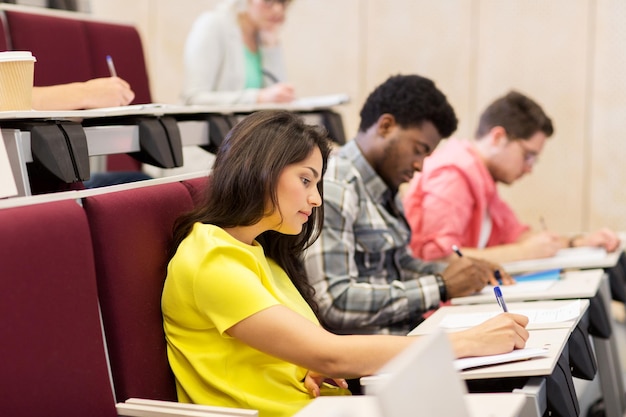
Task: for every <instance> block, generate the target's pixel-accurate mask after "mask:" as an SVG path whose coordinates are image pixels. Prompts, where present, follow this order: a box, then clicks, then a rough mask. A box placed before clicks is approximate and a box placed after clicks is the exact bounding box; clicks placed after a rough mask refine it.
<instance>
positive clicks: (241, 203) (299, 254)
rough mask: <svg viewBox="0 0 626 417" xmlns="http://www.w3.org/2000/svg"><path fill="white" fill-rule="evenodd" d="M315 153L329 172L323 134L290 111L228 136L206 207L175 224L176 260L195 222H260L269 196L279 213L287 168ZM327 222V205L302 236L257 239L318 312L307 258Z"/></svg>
mask: <svg viewBox="0 0 626 417" xmlns="http://www.w3.org/2000/svg"><path fill="white" fill-rule="evenodd" d="M315 148H318V149H319V150H320V151H321V153H322V160H323V169H322V171H323V172H325V171H326V162H327V159H328V155H329V153H330V149H331V148H330V142H329V140H328V136H327V134H326V132H325V131H323V129H321V128H319V127H315V126H310V125H307V124H305V123H304V122H303V121H302V120H301V119H300V117H298V116H297V115H295V114H293V113H289V112H285V111H260V112H257V113H254V114H251V115H249V116H247V117H245V118H244V119H243V120H242V121H241V122H239V123H238V124H237V125H236V126H235V127H233V129H232V130H231V131H230V132H229V133H228V135H227V136H226V138H225V139H224V141H223V142H222V145H221V146H220V149H219V150H218V152H217V157H216V159H215V163H214V165H213V171H212V172H211V174H210V175H209V185H208V187H207V190H206V192H205V195H204V199H203V202H202V203H201V204H199V205H197V207H196V208H195V209H194V210H193V211H191V212H189V213H186V214H184V215H182V216H181V217H180V218H178V220H177V221H176V223H175V224H174V236H173V242H172V243H173V244H172V249H171V252H170V254H171V256H173V255H174V253H175V252H176V249H177V248H178V246H179V245H180V243H181V242H182V241H183V239H185V237H186V236H187V235H188V234H189V233H190V232H191V229H192V228H193V225H194V223H196V222H201V223H205V224H213V225H216V226H219V227H222V228H228V227H236V226H250V225H253V224H255V223H257V222H259V221H260V220H261V219H262V218H263V216H264V215H266V208H267V199H268V197H269V199H270V201H271V203H272V206H273V207H274V209H276V208H277V207H278V198H277V195H276V185H277V183H278V178H279V176H280V174H281V172H282V171H283V169H284V168H285V167H286V166H288V165H291V164H295V163H297V162H300V161H303V160H304V159H306V158H307V157H308V156H309V155H310V154H311V152H312V151H313V150H314V149H315ZM322 184H323V182H322V181H320V182H319V183H318V185H317V188H318V190H319V193H320V195H321V196H322V197H323V195H324V194H323V186H322ZM323 221H324V212H323V205H322V206H319V207H314V208H313V211H312V214H311V216H309V220H308V221H307V222H306V223H305V224H304V226H303V227H302V231H301V232H300V233H299V234H298V235H284V234H281V233H278V232H275V231H267V232H265V233H263V234H261V235H260V236H258V237H257V239H256V240H257V241H258V242H259V243H260V244H261V245H262V246H263V249H264V251H265V255H266V256H268V257H269V258H271V259H273V260H274V261H275V262H276V263H277V264H278V265H280V266H281V267H282V268H283V269H284V270H285V272H286V273H287V275H288V276H289V278H290V279H291V281H292V282H293V284H294V285H295V286H296V288H297V289H298V291H299V292H300V294H302V296H303V297H304V299H305V300H306V301H307V303H309V305H310V306H311V307H312V308H313V310H314V311H315V312H316V313H317V304H316V303H315V301H314V299H313V295H314V290H313V287H312V286H311V285H310V284H309V281H308V279H307V276H306V270H305V268H304V261H303V256H304V255H303V253H304V250H305V249H306V248H308V247H309V246H310V245H311V244H312V243H313V242H314V241H315V239H317V238H318V236H319V234H320V232H321V228H322V223H323Z"/></svg>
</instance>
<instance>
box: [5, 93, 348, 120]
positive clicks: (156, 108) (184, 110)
mask: <svg viewBox="0 0 626 417" xmlns="http://www.w3.org/2000/svg"><path fill="white" fill-rule="evenodd" d="M349 100H350V98H349V97H348V95H346V94H332V95H327V96H315V97H303V98H300V99H297V100H294V101H293V102H291V103H266V104H258V103H255V104H236V105H235V104H233V105H220V106H208V105H189V106H187V105H179V104H162V103H148V104H135V105H130V106H120V107H105V108H99V109H90V110H45V111H39V110H21V111H0V120H15V119H47V120H57V119H92V118H101V117H116V116H135V115H152V116H162V115H166V114H172V115H174V114H203V113H214V114H234V113H253V112H255V111H258V110H288V111H296V112H298V111H314V110H323V109H327V108H330V107H333V106H337V105H340V104H344V103H347V102H348V101H349Z"/></svg>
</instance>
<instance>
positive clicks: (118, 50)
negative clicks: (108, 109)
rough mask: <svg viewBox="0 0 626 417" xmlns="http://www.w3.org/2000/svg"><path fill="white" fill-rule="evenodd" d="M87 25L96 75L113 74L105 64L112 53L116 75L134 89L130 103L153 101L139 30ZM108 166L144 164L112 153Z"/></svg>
mask: <svg viewBox="0 0 626 417" xmlns="http://www.w3.org/2000/svg"><path fill="white" fill-rule="evenodd" d="M84 24H85V34H86V36H87V40H88V42H89V59H90V61H91V67H92V68H93V71H94V76H95V77H108V76H109V75H110V73H109V68H108V66H107V63H106V56H107V55H110V56H111V58H112V59H113V62H114V63H115V70H116V72H117V75H118V76H119V77H121V78H123V79H124V80H126V81H128V83H129V84H130V85H131V88H132V89H133V91H134V92H135V99H134V100H133V102H132V103H131V104H145V103H152V95H151V94H150V81H149V78H148V71H147V70H146V61H145V58H144V53H143V47H142V43H141V38H140V37H139V32H137V29H136V28H135V27H133V26H129V25H122V24H114V23H104V22H96V21H88V20H86V21H85V22H84ZM107 169H108V170H109V171H138V170H140V169H141V163H139V161H137V160H135V159H133V158H132V157H130V156H128V155H109V156H108V157H107Z"/></svg>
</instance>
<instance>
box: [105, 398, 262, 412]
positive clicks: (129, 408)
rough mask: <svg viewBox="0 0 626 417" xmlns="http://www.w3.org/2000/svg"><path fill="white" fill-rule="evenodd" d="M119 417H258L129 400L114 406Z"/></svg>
mask: <svg viewBox="0 0 626 417" xmlns="http://www.w3.org/2000/svg"><path fill="white" fill-rule="evenodd" d="M116 408H117V413H118V415H120V416H128V417H179V416H187V417H229V416H232V417H258V415H259V412H258V411H256V410H246V409H243V408H230V407H216V406H210V405H199V404H187V403H178V402H171V401H160V400H147V399H143V398H129V399H128V400H126V402H123V403H118V404H117V405H116Z"/></svg>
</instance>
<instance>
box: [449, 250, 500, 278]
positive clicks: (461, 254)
mask: <svg viewBox="0 0 626 417" xmlns="http://www.w3.org/2000/svg"><path fill="white" fill-rule="evenodd" d="M452 250H453V251H454V253H456V254H457V255H459V257H463V253H462V252H461V249H459V247H458V246H457V245H452ZM493 276H494V277H495V278H496V279H497V280H498V284H502V274H501V273H500V270H499V269H496V270H495V271H493Z"/></svg>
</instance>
